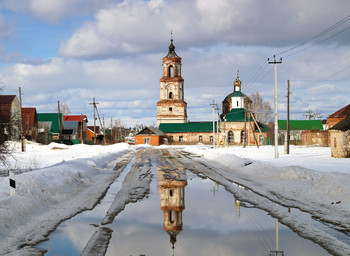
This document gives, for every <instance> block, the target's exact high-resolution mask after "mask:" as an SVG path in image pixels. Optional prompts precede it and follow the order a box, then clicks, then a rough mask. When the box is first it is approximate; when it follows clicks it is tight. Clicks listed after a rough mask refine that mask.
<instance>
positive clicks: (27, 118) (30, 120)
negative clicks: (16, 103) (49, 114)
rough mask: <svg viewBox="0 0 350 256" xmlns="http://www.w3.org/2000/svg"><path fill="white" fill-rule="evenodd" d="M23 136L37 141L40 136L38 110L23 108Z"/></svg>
mask: <svg viewBox="0 0 350 256" xmlns="http://www.w3.org/2000/svg"><path fill="white" fill-rule="evenodd" d="M22 127H23V136H24V137H25V138H26V139H27V140H33V141H35V140H36V138H37V136H38V115H37V112H36V108H22Z"/></svg>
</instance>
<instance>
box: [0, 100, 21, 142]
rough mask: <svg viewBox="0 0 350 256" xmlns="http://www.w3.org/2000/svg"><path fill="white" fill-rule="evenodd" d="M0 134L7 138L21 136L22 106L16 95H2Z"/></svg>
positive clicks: (14, 138) (15, 138) (0, 101)
mask: <svg viewBox="0 0 350 256" xmlns="http://www.w3.org/2000/svg"><path fill="white" fill-rule="evenodd" d="M0 118H1V129H2V130H1V131H0V135H1V136H5V137H6V139H12V140H18V139H19V138H20V120H21V106H20V104H19V101H18V98H17V96H16V95H0Z"/></svg>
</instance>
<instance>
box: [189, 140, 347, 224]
mask: <svg viewBox="0 0 350 256" xmlns="http://www.w3.org/2000/svg"><path fill="white" fill-rule="evenodd" d="M271 148H272V149H273V147H271V146H265V147H260V148H253V147H249V148H242V147H238V146H237V147H230V148H224V149H210V148H208V147H207V148H204V147H185V148H184V149H183V150H184V151H186V152H188V153H191V154H196V155H199V156H201V157H202V158H204V159H207V160H210V161H213V162H216V163H218V164H219V165H221V166H224V167H227V168H228V170H229V171H227V169H226V170H225V169H222V170H221V171H218V174H220V175H222V176H223V177H224V178H226V179H229V180H232V181H235V182H237V183H239V184H241V185H244V186H246V187H248V188H250V189H252V190H254V191H255V192H258V193H259V194H262V195H265V196H266V197H268V198H269V199H270V200H272V201H275V202H278V203H280V204H283V205H285V206H289V207H294V208H298V209H300V210H302V211H305V212H310V213H312V214H313V216H314V217H317V218H320V219H323V220H326V221H327V222H329V223H332V224H335V225H337V224H340V223H341V225H340V226H341V228H344V229H347V230H350V215H349V214H348V213H349V212H350V159H336V158H331V157H330V152H329V155H328V153H327V152H328V151H329V148H307V147H292V148H291V154H290V155H288V156H285V155H282V154H281V155H280V157H281V158H278V159H274V154H273V151H272V150H271ZM267 152H268V153H269V155H268V154H267ZM237 155H239V156H240V157H238V156H237ZM248 156H249V158H248ZM241 157H245V158H241ZM257 159H258V160H257ZM262 159H264V160H262ZM332 163H334V165H335V166H336V167H337V170H338V171H339V172H335V171H334V168H333V166H332ZM310 168H314V169H310ZM218 169H219V168H218ZM327 171H328V172H327Z"/></svg>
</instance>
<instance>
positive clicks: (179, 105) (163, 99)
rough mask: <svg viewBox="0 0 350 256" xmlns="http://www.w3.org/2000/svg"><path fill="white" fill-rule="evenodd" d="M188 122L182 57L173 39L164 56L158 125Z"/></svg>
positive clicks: (158, 104)
mask: <svg viewBox="0 0 350 256" xmlns="http://www.w3.org/2000/svg"><path fill="white" fill-rule="evenodd" d="M185 122H187V103H186V102H185V100H184V80H183V78H182V77H181V57H179V56H178V55H177V54H176V52H175V46H174V44H173V39H172V38H171V43H170V45H169V52H168V54H167V55H166V56H165V57H164V58H163V77H162V78H161V79H160V100H159V101H158V103H157V127H159V124H160V123H185Z"/></svg>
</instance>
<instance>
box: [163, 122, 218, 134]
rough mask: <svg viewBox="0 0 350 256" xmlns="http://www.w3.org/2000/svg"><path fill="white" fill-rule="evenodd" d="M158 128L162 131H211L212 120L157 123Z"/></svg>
mask: <svg viewBox="0 0 350 256" xmlns="http://www.w3.org/2000/svg"><path fill="white" fill-rule="evenodd" d="M159 130H161V131H162V132H164V133H176V132H213V122H188V123H163V124H160V125H159ZM215 131H216V122H215Z"/></svg>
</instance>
